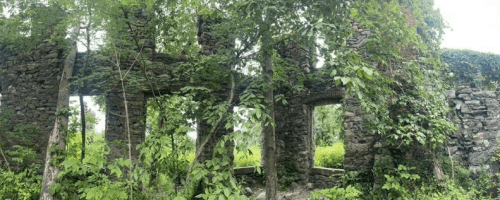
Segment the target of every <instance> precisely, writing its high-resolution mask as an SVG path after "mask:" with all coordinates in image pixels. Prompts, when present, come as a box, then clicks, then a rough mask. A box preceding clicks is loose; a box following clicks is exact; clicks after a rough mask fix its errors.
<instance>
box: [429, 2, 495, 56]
mask: <svg viewBox="0 0 500 200" xmlns="http://www.w3.org/2000/svg"><path fill="white" fill-rule="evenodd" d="M434 3H435V4H434V7H435V8H437V9H439V10H440V12H441V15H442V16H443V18H444V20H445V21H447V22H448V25H449V26H450V27H451V28H452V29H453V30H446V32H445V35H444V40H443V41H442V44H441V48H453V49H470V50H474V51H479V52H484V53H494V54H498V55H500V0H434Z"/></svg>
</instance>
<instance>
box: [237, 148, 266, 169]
mask: <svg viewBox="0 0 500 200" xmlns="http://www.w3.org/2000/svg"><path fill="white" fill-rule="evenodd" d="M247 150H248V151H247V152H241V151H236V152H235V156H234V167H251V166H260V159H261V149H260V147H257V146H251V147H249V148H248V149H247Z"/></svg>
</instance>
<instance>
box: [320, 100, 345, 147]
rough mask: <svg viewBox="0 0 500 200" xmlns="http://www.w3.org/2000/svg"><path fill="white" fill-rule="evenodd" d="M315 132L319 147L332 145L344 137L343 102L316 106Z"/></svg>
mask: <svg viewBox="0 0 500 200" xmlns="http://www.w3.org/2000/svg"><path fill="white" fill-rule="evenodd" d="M314 134H315V138H316V141H315V143H316V146H317V147H325V146H331V145H333V144H335V143H336V142H338V141H342V140H343V139H344V112H343V109H342V105H341V104H335V105H326V106H318V107H315V109H314Z"/></svg>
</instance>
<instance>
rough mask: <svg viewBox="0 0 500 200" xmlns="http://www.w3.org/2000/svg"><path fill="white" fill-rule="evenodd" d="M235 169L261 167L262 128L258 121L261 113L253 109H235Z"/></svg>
mask: <svg viewBox="0 0 500 200" xmlns="http://www.w3.org/2000/svg"><path fill="white" fill-rule="evenodd" d="M233 111H234V115H233V116H234V119H235V122H236V123H235V126H234V134H235V138H234V143H235V157H234V167H251V166H260V163H261V141H262V140H261V132H262V126H261V123H260V121H259V120H258V119H256V116H257V113H258V112H259V111H257V110H255V109H252V108H243V107H238V106H235V107H234V110H233Z"/></svg>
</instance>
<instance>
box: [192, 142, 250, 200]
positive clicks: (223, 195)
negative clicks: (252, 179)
mask: <svg viewBox="0 0 500 200" xmlns="http://www.w3.org/2000/svg"><path fill="white" fill-rule="evenodd" d="M230 138H231V137H224V138H223V139H222V140H221V141H220V142H219V143H218V144H217V146H216V148H215V150H214V157H213V159H212V160H208V161H206V162H205V163H203V164H200V163H198V164H196V165H195V169H194V170H193V172H192V174H193V178H194V179H195V180H196V181H200V182H201V184H202V185H204V186H205V188H204V191H203V192H202V193H201V194H199V195H197V196H196V197H198V198H203V199H228V200H229V199H235V200H236V199H247V197H246V196H245V195H243V194H242V188H241V186H239V185H238V183H237V181H236V178H234V176H233V175H232V173H231V171H232V169H231V168H230V165H229V164H230V158H229V156H228V155H227V153H228V152H227V149H226V147H224V144H225V142H226V140H228V139H230Z"/></svg>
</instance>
